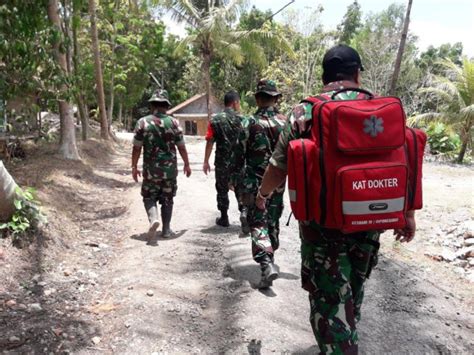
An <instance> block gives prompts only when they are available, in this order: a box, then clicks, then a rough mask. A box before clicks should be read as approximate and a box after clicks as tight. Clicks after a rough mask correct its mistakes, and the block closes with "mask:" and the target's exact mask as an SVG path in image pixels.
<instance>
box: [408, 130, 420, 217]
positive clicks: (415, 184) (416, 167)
mask: <svg viewBox="0 0 474 355" xmlns="http://www.w3.org/2000/svg"><path fill="white" fill-rule="evenodd" d="M408 129H409V130H410V132H411V133H412V135H413V144H414V146H415V167H414V170H415V171H414V174H413V175H414V177H413V192H412V196H411V201H410V204H411V207H412V208H413V205H414V203H415V195H416V187H417V184H418V141H417V139H416V132H415V130H414V129H413V128H408Z"/></svg>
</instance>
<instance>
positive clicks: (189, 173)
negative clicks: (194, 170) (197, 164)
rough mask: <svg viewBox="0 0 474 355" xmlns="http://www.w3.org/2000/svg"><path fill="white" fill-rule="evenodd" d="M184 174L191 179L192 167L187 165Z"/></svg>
mask: <svg viewBox="0 0 474 355" xmlns="http://www.w3.org/2000/svg"><path fill="white" fill-rule="evenodd" d="M183 172H184V174H185V175H186V177H190V176H191V167H190V166H189V165H185V166H184V169H183Z"/></svg>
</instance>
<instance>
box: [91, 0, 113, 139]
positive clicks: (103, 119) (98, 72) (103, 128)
mask: <svg viewBox="0 0 474 355" xmlns="http://www.w3.org/2000/svg"><path fill="white" fill-rule="evenodd" d="M89 16H90V19H91V38H92V47H93V52H94V67H95V80H96V89H97V99H98V102H99V114H100V137H101V138H102V139H109V125H108V123H107V115H106V109H105V94H104V79H103V76H102V64H101V60H100V49H99V35H98V31H97V22H96V8H95V0H89Z"/></svg>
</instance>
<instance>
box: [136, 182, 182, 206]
mask: <svg viewBox="0 0 474 355" xmlns="http://www.w3.org/2000/svg"><path fill="white" fill-rule="evenodd" d="M177 190H178V184H177V181H176V179H172V180H143V183H142V196H143V200H144V201H145V200H147V199H148V200H151V201H154V202H155V203H156V202H159V203H160V205H164V206H171V205H173V198H174V197H175V196H176V191H177Z"/></svg>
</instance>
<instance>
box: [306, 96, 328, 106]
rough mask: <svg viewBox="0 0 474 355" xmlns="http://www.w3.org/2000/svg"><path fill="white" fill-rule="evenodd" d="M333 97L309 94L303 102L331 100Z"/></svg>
mask: <svg viewBox="0 0 474 355" xmlns="http://www.w3.org/2000/svg"><path fill="white" fill-rule="evenodd" d="M329 100H331V98H330V97H329V96H328V95H324V94H321V95H316V96H308V97H307V98H306V99H304V100H302V101H301V103H304V102H308V103H310V104H313V105H314V104H317V103H318V102H324V101H329Z"/></svg>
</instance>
